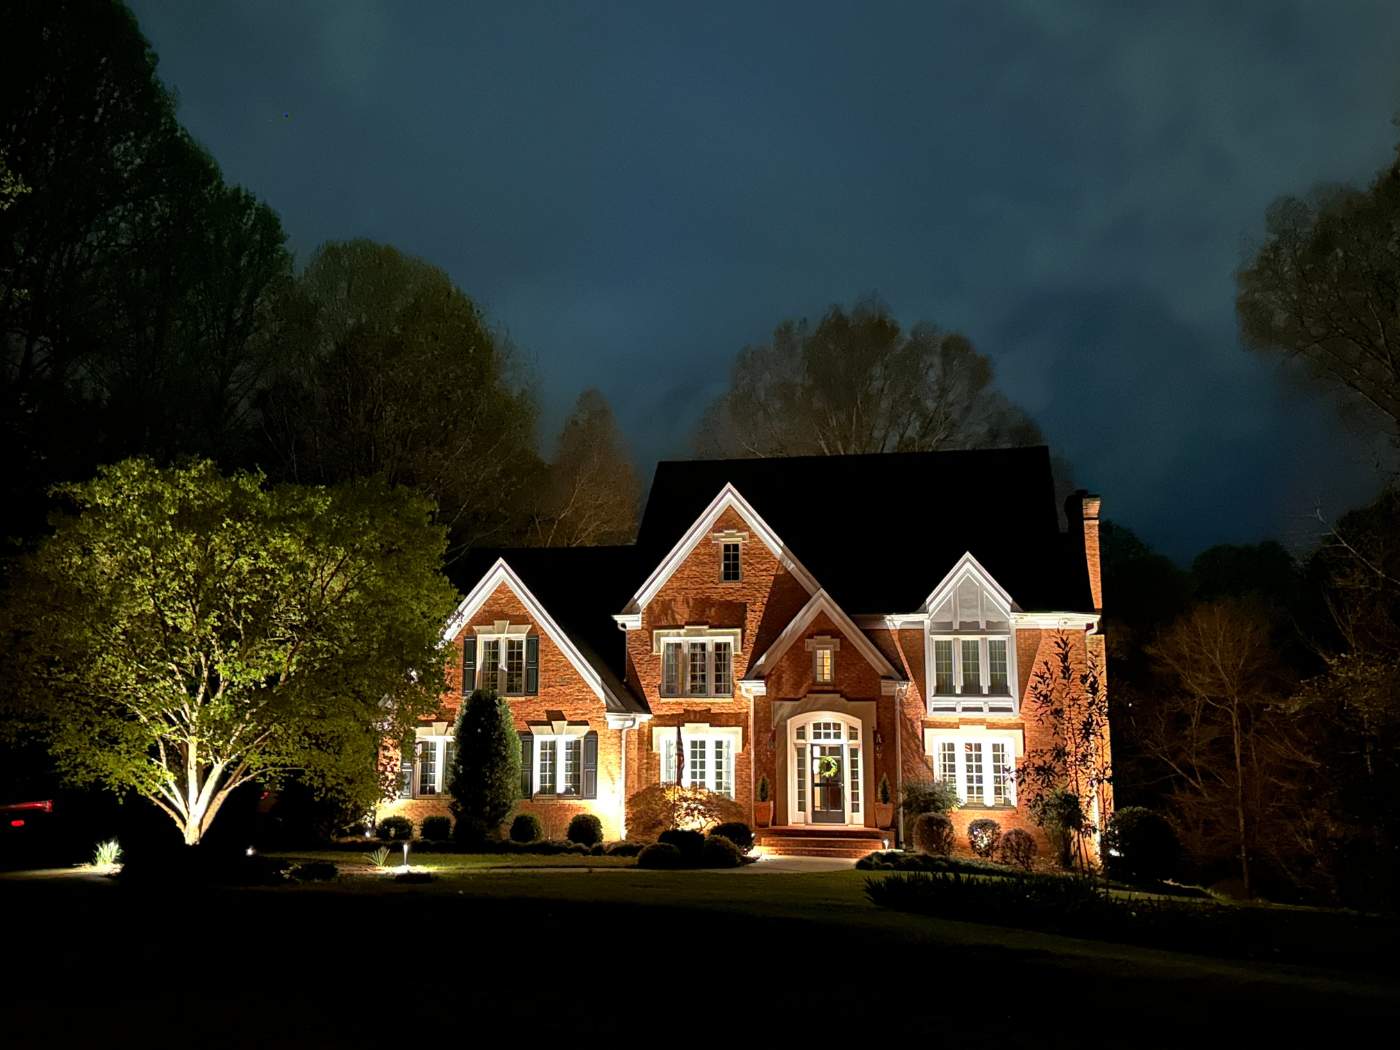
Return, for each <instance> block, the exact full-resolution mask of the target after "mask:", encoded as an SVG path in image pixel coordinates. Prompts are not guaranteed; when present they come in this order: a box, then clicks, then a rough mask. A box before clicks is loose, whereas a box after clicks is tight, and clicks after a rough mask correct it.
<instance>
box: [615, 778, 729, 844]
mask: <svg viewBox="0 0 1400 1050" xmlns="http://www.w3.org/2000/svg"><path fill="white" fill-rule="evenodd" d="M743 819H744V811H743V808H742V807H740V805H739V803H737V802H735V801H734V800H733V799H732V798H730V797H729V796H727V795H722V794H720V793H719V792H717V791H706V790H704V789H703V788H688V787H681V786H680V785H678V784H653V785H651V786H650V787H645V788H642V790H641V791H638V792H637V793H636V794H635V795H632V796H631V797H630V798H628V800H627V830H628V831H629V832H630V833H631V834H633V835H636V836H637V837H638V838H643V839H655V838H658V837H659V836H660V835H661V833H662V832H663V831H666V830H668V829H669V828H693V829H695V830H698V831H705V830H706V829H708V828H711V827H714V825H716V824H723V823H726V822H733V821H739V820H743Z"/></svg>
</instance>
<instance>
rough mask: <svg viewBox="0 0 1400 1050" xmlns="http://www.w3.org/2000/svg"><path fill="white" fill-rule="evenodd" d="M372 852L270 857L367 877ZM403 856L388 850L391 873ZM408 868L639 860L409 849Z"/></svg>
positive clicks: (631, 863)
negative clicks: (320, 864) (327, 863)
mask: <svg viewBox="0 0 1400 1050" xmlns="http://www.w3.org/2000/svg"><path fill="white" fill-rule="evenodd" d="M370 852H372V849H367V850H365V851H364V853H349V852H346V851H344V850H303V851H299V852H289V853H273V854H270V856H273V857H281V858H284V859H286V860H289V861H291V862H292V863H294V864H295V863H299V862H301V861H308V860H324V861H330V863H332V864H334V865H335V866H336V867H338V868H340V869H341V871H342V872H344V873H345V874H347V875H352V874H354V875H358V874H367V873H370V872H371V871H372V868H371V866H370V863H369V861H368V860H367V859H366V857H365V854H366V853H370ZM402 856H403V853H402V847H401V846H400V847H399V848H394V847H393V846H390V847H389V861H390V864H391V865H394V867H392V868H391V871H398V870H400V869H399V868H398V867H397V865H398V863H399V862H400V861H401V858H402ZM408 861H409V867H410V868H412V870H414V871H426V872H430V873H432V874H434V875H441V876H444V877H445V876H448V875H451V874H453V873H454V872H463V871H486V870H491V869H496V868H503V869H508V868H510V869H513V868H524V869H538V868H582V869H595V868H631V867H635V866H636V863H637V858H636V857H587V856H579V855H578V854H576V853H560V854H557V855H550V854H537V855H534V854H524V853H414V852H412V850H411V849H410V851H409V855H408Z"/></svg>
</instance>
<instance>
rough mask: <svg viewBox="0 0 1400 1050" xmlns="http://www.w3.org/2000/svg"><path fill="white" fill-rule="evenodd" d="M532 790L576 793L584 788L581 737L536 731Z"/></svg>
mask: <svg viewBox="0 0 1400 1050" xmlns="http://www.w3.org/2000/svg"><path fill="white" fill-rule="evenodd" d="M534 762H535V769H534V785H535V790H534V793H535V794H536V795H577V794H580V793H581V792H582V790H583V737H581V736H578V735H577V734H571V735H568V736H549V735H544V734H540V733H536V734H535V755H534Z"/></svg>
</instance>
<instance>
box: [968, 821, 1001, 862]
mask: <svg viewBox="0 0 1400 1050" xmlns="http://www.w3.org/2000/svg"><path fill="white" fill-rule="evenodd" d="M1000 841H1001V825H1000V824H998V823H997V822H996V821H995V820H991V819H988V818H987V817H982V818H981V819H979V820H974V821H973V822H972V823H971V824H969V825H968V826H967V844H968V845H969V846H970V847H972V852H973V853H975V854H977V856H979V857H981V858H982V859H983V860H987V859H989V858H990V857H991V856H992V854H993V853H995V852H996V851H997V843H999V842H1000Z"/></svg>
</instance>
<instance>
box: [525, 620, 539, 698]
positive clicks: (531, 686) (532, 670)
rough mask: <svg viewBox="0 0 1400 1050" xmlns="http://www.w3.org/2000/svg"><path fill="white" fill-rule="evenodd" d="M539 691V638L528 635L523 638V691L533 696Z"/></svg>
mask: <svg viewBox="0 0 1400 1050" xmlns="http://www.w3.org/2000/svg"><path fill="white" fill-rule="evenodd" d="M539 691H540V639H539V636H538V635H534V634H532V635H530V636H529V637H528V638H526V639H525V692H526V694H527V695H528V696H535V695H537V694H538V693H539Z"/></svg>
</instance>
